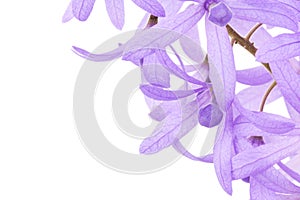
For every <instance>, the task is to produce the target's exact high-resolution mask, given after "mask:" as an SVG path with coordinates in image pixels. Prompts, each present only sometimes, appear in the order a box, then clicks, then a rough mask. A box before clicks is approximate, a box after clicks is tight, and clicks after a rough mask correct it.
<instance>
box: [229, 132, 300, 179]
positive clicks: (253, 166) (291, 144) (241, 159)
mask: <svg viewBox="0 0 300 200" xmlns="http://www.w3.org/2000/svg"><path fill="white" fill-rule="evenodd" d="M299 142H300V138H299V137H285V138H284V139H282V140H280V141H277V142H274V143H268V144H265V145H261V146H259V147H256V148H252V149H247V150H245V151H243V152H241V153H239V154H237V155H236V156H234V157H233V158H232V176H233V178H234V179H241V178H246V177H248V176H255V175H257V173H260V172H262V171H263V170H266V169H268V168H270V167H271V166H273V165H274V164H276V163H278V162H279V161H281V160H282V159H284V158H287V157H288V156H290V155H292V154H294V153H295V152H297V151H298V150H299V149H300V145H299Z"/></svg>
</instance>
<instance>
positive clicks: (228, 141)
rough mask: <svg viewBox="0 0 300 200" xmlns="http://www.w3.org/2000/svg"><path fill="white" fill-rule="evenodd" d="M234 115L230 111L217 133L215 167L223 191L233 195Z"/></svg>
mask: <svg viewBox="0 0 300 200" xmlns="http://www.w3.org/2000/svg"><path fill="white" fill-rule="evenodd" d="M231 133H232V113H231V112H230V111H229V112H228V113H227V115H226V116H224V118H223V120H222V121H221V124H220V125H219V128H218V131H217V135H218V137H217V139H216V142H215V146H214V150H213V152H214V159H213V161H214V166H215V171H216V174H217V177H218V180H219V182H220V184H221V186H222V187H223V189H224V190H225V191H226V192H227V193H228V194H230V195H231V194H232V183H231V181H232V176H231V170H232V169H231V159H232V157H233V139H232V134H231Z"/></svg>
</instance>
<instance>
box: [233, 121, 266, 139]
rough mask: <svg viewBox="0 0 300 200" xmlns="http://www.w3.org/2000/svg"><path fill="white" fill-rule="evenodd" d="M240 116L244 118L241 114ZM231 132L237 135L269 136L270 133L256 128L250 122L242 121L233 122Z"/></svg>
mask: <svg viewBox="0 0 300 200" xmlns="http://www.w3.org/2000/svg"><path fill="white" fill-rule="evenodd" d="M242 118H245V117H243V116H242ZM239 119H240V118H239ZM233 132H234V134H235V135H236V136H238V137H250V136H270V135H271V134H270V133H268V132H265V131H263V130H261V129H259V128H257V127H256V126H254V125H253V124H252V123H250V122H243V123H236V122H235V125H234V128H233Z"/></svg>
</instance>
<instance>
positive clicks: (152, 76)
mask: <svg viewBox="0 0 300 200" xmlns="http://www.w3.org/2000/svg"><path fill="white" fill-rule="evenodd" d="M141 70H142V73H143V75H144V78H145V79H146V81H147V82H148V83H150V84H152V85H156V86H160V87H164V88H169V87H170V73H169V72H168V71H167V70H166V69H165V68H164V67H163V66H162V65H161V64H160V62H159V60H158V59H157V57H156V55H155V54H151V55H149V56H147V57H145V58H144V59H143V64H142V67H141Z"/></svg>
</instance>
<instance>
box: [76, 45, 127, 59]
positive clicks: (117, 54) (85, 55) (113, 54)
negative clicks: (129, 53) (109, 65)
mask: <svg viewBox="0 0 300 200" xmlns="http://www.w3.org/2000/svg"><path fill="white" fill-rule="evenodd" d="M123 49H124V47H123V46H119V47H118V48H116V49H114V50H112V51H110V52H106V53H103V54H93V53H90V52H88V51H86V50H84V49H81V48H79V47H75V46H73V48H72V50H73V51H74V53H76V54H77V55H79V56H80V57H82V58H85V59H88V60H91V61H95V62H102V61H109V60H113V59H115V58H118V57H121V56H122V53H123Z"/></svg>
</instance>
